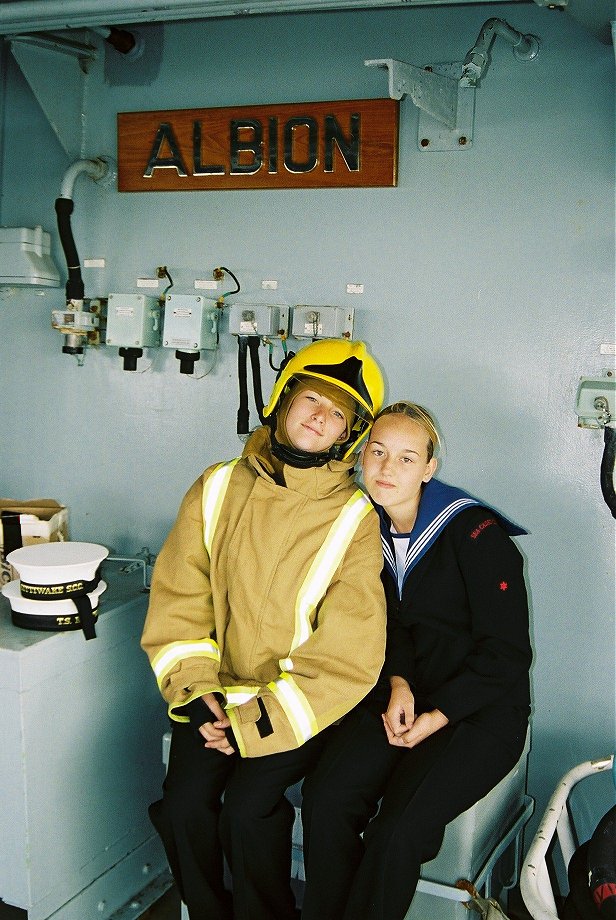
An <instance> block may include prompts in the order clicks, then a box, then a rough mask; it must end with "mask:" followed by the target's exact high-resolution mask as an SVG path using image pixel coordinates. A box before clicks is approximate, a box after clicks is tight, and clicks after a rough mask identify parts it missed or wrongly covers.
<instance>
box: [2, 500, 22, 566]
mask: <svg viewBox="0 0 616 920" xmlns="http://www.w3.org/2000/svg"><path fill="white" fill-rule="evenodd" d="M0 518H2V533H3V543H4V550H3V552H4V557H5V558H6V557H7V555H8V554H9V553H12V552H13V550H14V549H21V547H22V546H23V543H22V539H21V524H20V522H19V514H17V513H16V512H15V511H0Z"/></svg>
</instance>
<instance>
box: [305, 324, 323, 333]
mask: <svg viewBox="0 0 616 920" xmlns="http://www.w3.org/2000/svg"><path fill="white" fill-rule="evenodd" d="M304 335H323V323H304Z"/></svg>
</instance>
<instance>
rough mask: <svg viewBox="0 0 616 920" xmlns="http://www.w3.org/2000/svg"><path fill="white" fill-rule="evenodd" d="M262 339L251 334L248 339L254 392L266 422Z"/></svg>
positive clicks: (262, 421) (260, 414) (261, 420)
mask: <svg viewBox="0 0 616 920" xmlns="http://www.w3.org/2000/svg"><path fill="white" fill-rule="evenodd" d="M260 344H261V339H260V338H259V336H258V335H251V336H250V337H249V339H248V348H249V349H250V368H251V370H252V392H253V394H254V398H255V406H256V407H257V413H258V415H259V421H260V422H261V424H263V423H264V422H265V416H264V415H263V391H262V389H261V364H260V363H259V345H260Z"/></svg>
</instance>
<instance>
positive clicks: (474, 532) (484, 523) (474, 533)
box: [470, 518, 496, 540]
mask: <svg viewBox="0 0 616 920" xmlns="http://www.w3.org/2000/svg"><path fill="white" fill-rule="evenodd" d="M491 524H496V521H495V520H494V518H486V520H485V521H482V522H481V524H478V525H477V526H476V527H475V529H474V530H471V534H470V536H471V540H476V539H477V537H478V536H479V534H480V533H481V532H482V530H485V529H486V527H490V525H491Z"/></svg>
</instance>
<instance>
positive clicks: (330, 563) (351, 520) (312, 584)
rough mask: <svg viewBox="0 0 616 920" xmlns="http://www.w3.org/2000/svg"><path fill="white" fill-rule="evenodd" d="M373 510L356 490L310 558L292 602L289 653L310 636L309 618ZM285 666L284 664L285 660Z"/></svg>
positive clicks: (367, 499)
mask: <svg viewBox="0 0 616 920" xmlns="http://www.w3.org/2000/svg"><path fill="white" fill-rule="evenodd" d="M371 510H372V505H371V503H370V500H369V498H368V497H367V496H366V495H365V494H364V493H363V492H362V491H361V489H357V491H356V492H354V493H353V495H352V496H351V498H350V499H349V500H348V502H347V503H346V505H345V506H344V508H343V509H342V511H341V512H340V514H339V515H338V517H337V518H336V520H335V521H334V523H333V524H332V526H331V527H330V529H329V533H328V534H327V536H326V538H325V540H324V541H323V544H322V546H321V548H320V550H319V552H318V553H317V554H316V556H315V558H314V559H313V562H312V565H311V566H310V569H309V570H308V574H307V575H306V577H305V579H304V583H303V584H302V586H301V588H300V589H299V594H298V595H297V601H296V603H295V635H294V636H293V642H292V644H291V648H290V650H289V651H290V652H292V651H293V650H294V649H296V648H297V647H298V646H299V645H301V644H302V643H303V642H305V641H306V639H307V638H308V637H309V636H310V635H311V633H312V624H311V622H310V618H311V616H312V614H313V613H314V611H315V609H316V607H317V605H318V604H319V602H320V601H321V600H322V598H323V597H324V596H325V593H326V591H327V589H328V588H329V585H330V583H331V580H332V578H333V577H334V572H335V571H336V569H337V568H338V566H339V565H340V563H341V562H342V560H343V558H344V554H345V553H346V551H347V549H348V548H349V544H350V543H351V540H352V539H353V537H354V536H355V533H356V532H357V528H358V527H359V525H360V523H361V521H362V520H363V519H364V518H365V517H366V515H367V514H369V513H370V512H371ZM285 664H287V661H286V660H285Z"/></svg>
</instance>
